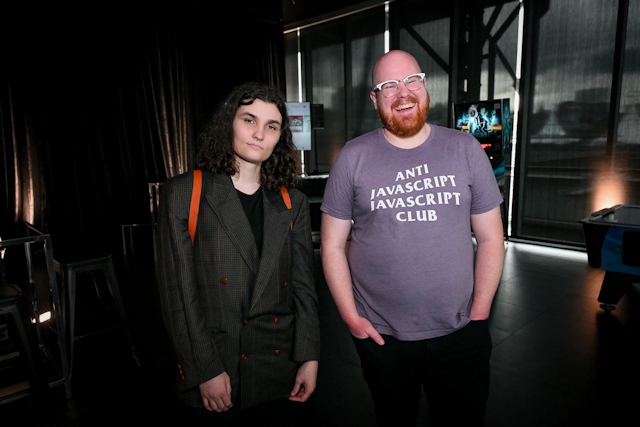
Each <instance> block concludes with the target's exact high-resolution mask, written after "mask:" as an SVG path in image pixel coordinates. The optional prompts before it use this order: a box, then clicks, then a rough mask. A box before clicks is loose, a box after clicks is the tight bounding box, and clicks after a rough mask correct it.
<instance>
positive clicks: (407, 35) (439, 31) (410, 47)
mask: <svg viewBox="0 0 640 427" xmlns="http://www.w3.org/2000/svg"><path fill="white" fill-rule="evenodd" d="M391 7H393V5H391ZM420 17H422V18H424V19H428V17H429V14H424V13H423V14H421V15H420ZM414 18H415V17H414ZM449 21H450V19H449V18H448V17H444V18H439V19H436V20H433V21H430V22H422V23H416V24H412V25H411V29H412V31H411V32H409V31H407V30H406V29H405V28H401V29H400V40H399V49H402V50H405V51H407V52H409V53H410V54H412V55H413V56H414V57H415V58H416V59H417V61H418V64H420V67H421V68H422V71H423V72H424V73H425V74H426V75H427V90H428V91H429V97H430V99H431V104H430V107H429V117H428V119H427V121H428V122H429V123H433V124H435V125H440V126H446V127H449V125H450V123H449V122H448V117H449V110H450V105H449V73H448V72H447V70H444V69H443V68H442V67H441V66H440V65H439V63H438V62H437V61H436V59H434V58H433V57H432V56H431V55H430V54H429V53H428V52H426V51H425V49H424V48H423V47H422V45H421V43H426V44H428V45H429V46H430V47H431V48H432V49H433V50H434V51H435V52H436V54H437V55H438V57H439V59H441V60H443V61H444V63H446V64H449V34H450V29H449ZM416 33H417V35H418V37H419V38H418V39H416V37H414V36H415V34H416Z"/></svg>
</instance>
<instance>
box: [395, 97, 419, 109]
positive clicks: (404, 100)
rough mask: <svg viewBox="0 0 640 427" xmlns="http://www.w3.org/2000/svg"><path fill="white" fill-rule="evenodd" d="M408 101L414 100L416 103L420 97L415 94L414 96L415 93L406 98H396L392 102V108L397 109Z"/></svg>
mask: <svg viewBox="0 0 640 427" xmlns="http://www.w3.org/2000/svg"><path fill="white" fill-rule="evenodd" d="M407 101H409V102H413V103H414V104H418V98H416V97H415V96H413V95H409V96H407V97H406V98H404V99H397V100H395V101H394V102H393V104H391V108H392V109H394V110H395V109H396V107H399V106H400V105H402V104H404V103H406V102H407Z"/></svg>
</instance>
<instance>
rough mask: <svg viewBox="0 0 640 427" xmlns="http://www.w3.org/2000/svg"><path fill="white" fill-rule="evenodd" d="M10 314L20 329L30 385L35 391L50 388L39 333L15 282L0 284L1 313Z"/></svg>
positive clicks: (19, 344) (20, 344)
mask: <svg viewBox="0 0 640 427" xmlns="http://www.w3.org/2000/svg"><path fill="white" fill-rule="evenodd" d="M5 314H9V315H11V316H12V318H13V324H14V325H15V327H16V330H17V331H18V335H19V338H20V342H18V348H19V351H20V353H21V354H24V355H26V357H27V360H28V362H29V373H30V376H29V383H30V384H29V385H30V387H31V389H32V390H33V391H38V390H40V389H44V390H46V389H48V384H47V382H46V373H45V366H44V361H43V359H42V356H41V355H40V350H39V347H38V335H37V333H36V331H35V329H34V328H35V327H34V325H33V324H32V323H31V321H30V316H29V312H28V310H27V308H26V307H25V298H24V293H23V292H22V290H21V289H20V288H19V287H18V286H17V285H14V284H7V285H2V286H0V315H5ZM9 397H11V396H9Z"/></svg>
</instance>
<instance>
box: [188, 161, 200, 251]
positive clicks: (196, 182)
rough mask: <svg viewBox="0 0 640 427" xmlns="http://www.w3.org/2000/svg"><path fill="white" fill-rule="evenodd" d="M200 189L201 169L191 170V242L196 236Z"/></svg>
mask: <svg viewBox="0 0 640 427" xmlns="http://www.w3.org/2000/svg"><path fill="white" fill-rule="evenodd" d="M201 191H202V171H201V170H200V169H196V170H194V171H193V190H192V191H191V206H190V207H189V236H191V244H193V241H194V239H195V238H196V225H197V224H198V209H200V193H201Z"/></svg>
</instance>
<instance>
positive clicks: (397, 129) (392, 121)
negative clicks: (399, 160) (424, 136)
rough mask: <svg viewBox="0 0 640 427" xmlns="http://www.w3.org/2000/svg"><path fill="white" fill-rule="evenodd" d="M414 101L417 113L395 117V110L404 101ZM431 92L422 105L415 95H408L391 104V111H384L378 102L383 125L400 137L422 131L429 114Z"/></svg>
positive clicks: (407, 136) (410, 135)
mask: <svg viewBox="0 0 640 427" xmlns="http://www.w3.org/2000/svg"><path fill="white" fill-rule="evenodd" d="M407 101H408V102H414V103H415V104H416V113H415V114H411V115H408V116H405V117H395V116H394V115H393V110H394V109H395V108H396V107H397V106H399V105H400V104H401V103H403V102H405V103H406V102H407ZM429 101H430V99H429V93H428V92H427V102H425V104H424V105H420V103H419V102H418V99H417V98H416V97H414V96H408V97H407V98H406V99H404V100H402V101H401V100H397V101H395V102H394V103H393V104H392V105H391V111H389V112H387V111H383V110H381V108H380V104H378V115H379V116H380V120H381V121H382V126H383V127H384V128H385V129H386V130H388V131H389V132H391V133H392V134H393V135H395V136H397V137H399V138H409V137H412V136H414V135H415V134H417V133H418V132H420V130H421V129H422V127H423V126H424V124H425V122H426V121H427V116H428V115H429Z"/></svg>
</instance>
